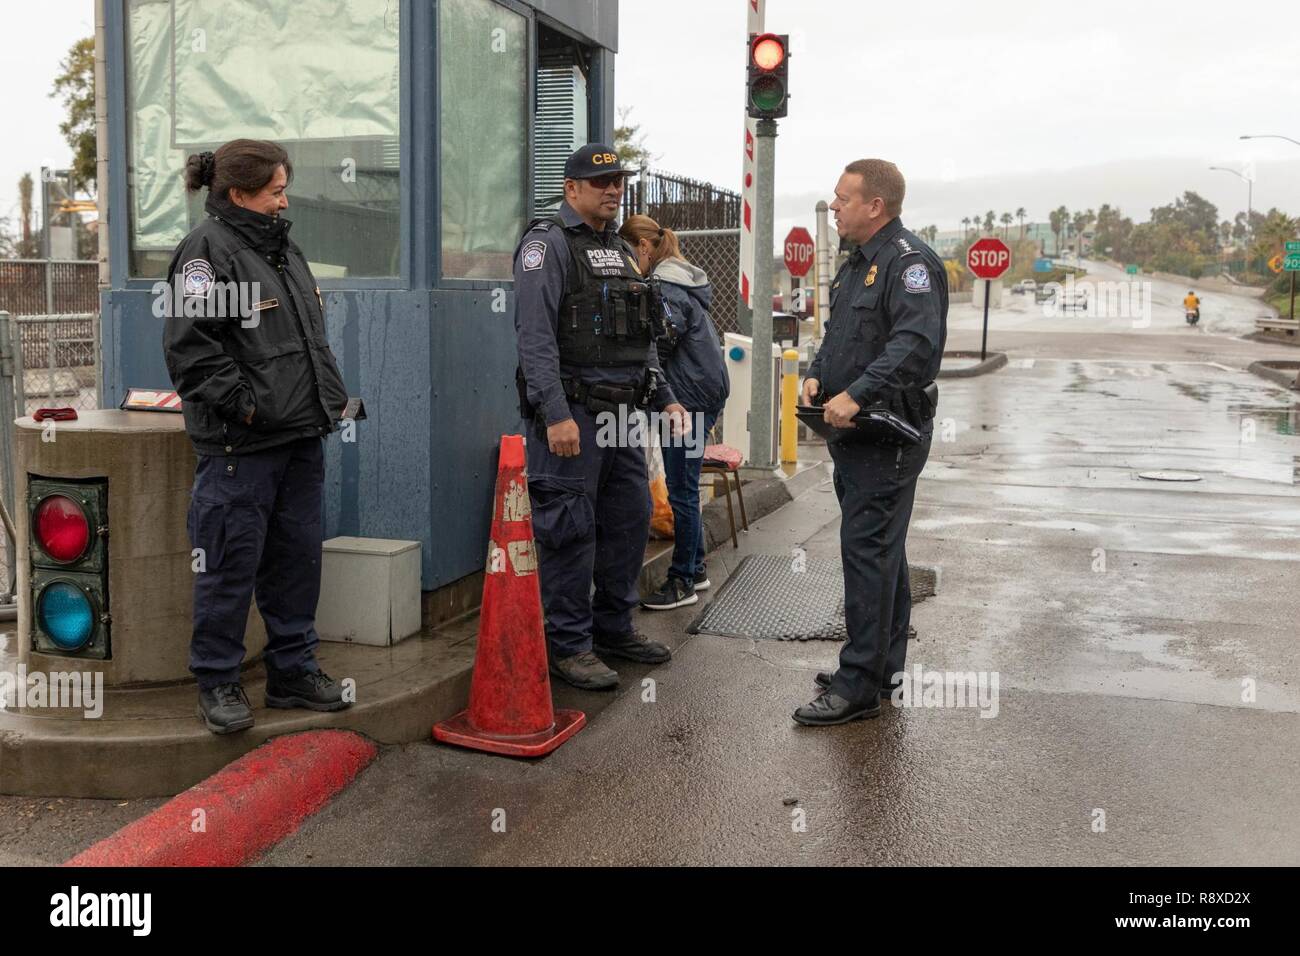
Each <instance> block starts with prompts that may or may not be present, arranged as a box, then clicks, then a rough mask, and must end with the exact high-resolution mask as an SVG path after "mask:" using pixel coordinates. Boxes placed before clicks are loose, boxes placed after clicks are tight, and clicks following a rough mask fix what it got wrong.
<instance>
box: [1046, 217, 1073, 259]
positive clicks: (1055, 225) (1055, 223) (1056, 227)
mask: <svg viewBox="0 0 1300 956" xmlns="http://www.w3.org/2000/svg"><path fill="white" fill-rule="evenodd" d="M1048 221H1049V222H1050V223H1051V226H1052V233H1053V234H1054V235H1055V236H1056V254H1057V255H1058V256H1059V255H1060V254H1061V231H1062V230H1064V229H1066V228H1068V227H1069V225H1070V210H1068V209H1066V208H1065V207H1064V206H1057V207H1056V208H1055V209H1053V210H1052V214H1051V216H1049V217H1048Z"/></svg>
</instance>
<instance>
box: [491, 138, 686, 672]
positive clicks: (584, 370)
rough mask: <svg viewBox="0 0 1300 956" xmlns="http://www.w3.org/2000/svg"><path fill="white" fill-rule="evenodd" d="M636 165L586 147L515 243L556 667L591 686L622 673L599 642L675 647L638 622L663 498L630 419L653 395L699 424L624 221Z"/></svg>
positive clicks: (637, 655)
mask: <svg viewBox="0 0 1300 956" xmlns="http://www.w3.org/2000/svg"><path fill="white" fill-rule="evenodd" d="M627 175H628V171H627V170H625V169H624V168H623V166H622V164H621V163H620V161H619V158H618V156H617V154H616V153H615V152H614V151H613V150H612V149H610V148H609V147H608V146H605V145H604V144H601V143H590V144H588V145H586V146H584V147H582V148H581V149H579V150H578V151H577V152H575V153H574V154H573V155H572V156H570V157H569V159H568V161H567V162H566V163H565V165H564V202H563V203H562V204H561V205H560V208H559V211H558V212H557V213H556V214H555V215H554V216H550V217H547V218H544V219H537V220H534V221H533V222H531V223H529V225H528V228H527V229H526V230H525V234H524V236H523V238H522V239H521V240H520V242H519V247H518V248H517V249H516V250H515V265H514V279H515V330H516V331H517V333H518V345H519V372H518V374H517V376H516V378H517V384H518V386H519V391H520V411H521V413H522V414H523V416H524V418H525V421H526V422H527V423H528V425H529V428H528V442H527V447H528V490H529V495H530V498H531V501H532V512H533V533H534V537H535V539H536V545H537V553H538V573H539V575H540V579H541V581H540V583H541V590H542V604H543V607H544V608H545V612H546V635H547V639H548V643H549V646H550V667H551V672H552V673H553V674H555V675H556V676H558V677H560V678H561V679H563V680H565V681H567V682H568V683H570V684H572V685H574V686H575V687H581V688H585V689H589V690H597V689H604V688H611V687H614V686H616V685H617V683H618V674H617V673H616V672H615V671H613V670H612V669H611V668H609V667H608V666H607V665H606V664H605V663H604V662H603V661H602V660H601V659H600V657H597V656H596V654H595V653H593V648H594V650H595V651H596V652H597V653H599V654H600V655H601V656H602V657H610V656H613V657H622V658H627V659H629V660H634V661H642V662H647V663H662V662H663V661H666V660H668V659H669V658H670V656H671V654H670V653H669V650H668V648H667V647H665V646H664V645H663V644H659V643H656V642H654V641H649V640H647V639H646V638H645V637H644V636H643V635H641V634H640V633H638V632H637V631H636V630H635V629H634V628H633V626H632V609H633V608H634V607H636V604H637V601H638V599H639V597H640V595H639V593H638V590H637V579H638V577H639V575H640V572H641V562H642V559H643V557H644V555H645V546H646V541H647V539H648V537H649V529H650V511H651V507H650V489H649V484H648V481H647V477H646V457H645V447H644V433H642V436H641V439H642V440H640V441H639V440H637V435H635V434H628V433H627V432H626V430H625V429H624V428H623V427H622V425H623V424H624V423H627V422H629V421H630V420H632V418H633V414H634V412H635V411H636V409H638V408H647V407H648V408H650V409H651V410H654V411H658V412H664V413H666V414H668V415H669V416H670V418H671V420H672V422H673V429H674V431H675V432H677V433H682V431H683V430H685V429H689V423H688V416H687V413H686V409H684V408H683V407H682V406H681V405H679V404H677V402H676V399H675V398H674V397H673V394H672V391H671V389H670V388H669V387H668V385H667V383H666V381H665V380H664V378H663V373H662V372H661V371H660V369H659V360H658V354H657V352H656V349H655V344H654V342H655V338H656V336H657V334H658V331H659V329H658V328H657V327H656V323H657V322H658V321H660V320H659V319H658V318H657V316H658V314H659V309H658V307H657V302H656V297H655V291H654V290H653V288H652V287H651V286H650V284H648V283H647V281H646V279H645V277H644V276H642V275H641V273H640V272H639V271H638V269H637V265H636V261H637V260H636V254H635V252H634V251H633V250H632V249H631V247H630V246H628V244H627V243H626V242H624V241H623V240H622V239H621V238H619V236H618V234H617V232H616V231H615V228H614V220H615V219H616V218H617V216H618V213H619V208H620V205H621V202H622V196H623V184H624V181H625V179H626V177H627ZM610 425H613V427H609V426H610ZM593 581H594V583H595V594H594V596H593V595H592V584H593Z"/></svg>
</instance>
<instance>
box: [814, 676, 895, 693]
mask: <svg viewBox="0 0 1300 956" xmlns="http://www.w3.org/2000/svg"><path fill="white" fill-rule="evenodd" d="M834 676H835V675H834V673H832V672H831V671H818V672H817V676H816V677H814V678H813V683H814V684H816V685H817V686H818V687H820V688H821V689H822V690H826V689H827V688H828V687H830V686H831V679H832V678H833V677H834ZM902 683H903V682H902V681H899V682H898V683H897V684H886V685H885V686H884V687H882V688H880V696H881V697H884V696H885V695H886V694H892V693H893V692H894V690H895V688H897V687H899V686H901V685H902Z"/></svg>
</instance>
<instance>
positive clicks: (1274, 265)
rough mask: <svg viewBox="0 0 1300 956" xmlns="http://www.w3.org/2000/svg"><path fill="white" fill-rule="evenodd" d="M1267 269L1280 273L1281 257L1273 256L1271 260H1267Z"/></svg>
mask: <svg viewBox="0 0 1300 956" xmlns="http://www.w3.org/2000/svg"><path fill="white" fill-rule="evenodd" d="M1268 267H1269V268H1270V269H1272V270H1273V271H1274V272H1281V271H1282V257H1281V256H1274V257H1273V258H1272V259H1269V260H1268Z"/></svg>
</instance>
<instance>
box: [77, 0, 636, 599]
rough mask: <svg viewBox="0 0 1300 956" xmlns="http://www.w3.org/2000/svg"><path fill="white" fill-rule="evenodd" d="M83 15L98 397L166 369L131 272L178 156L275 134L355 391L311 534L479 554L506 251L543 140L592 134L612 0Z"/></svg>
mask: <svg viewBox="0 0 1300 956" xmlns="http://www.w3.org/2000/svg"><path fill="white" fill-rule="evenodd" d="M345 13H346V15H344V14H345ZM107 28H108V39H107V68H108V84H107V92H108V97H109V153H110V176H109V182H108V190H109V208H110V210H111V213H112V214H111V217H110V221H109V223H108V228H109V230H110V240H111V249H112V260H111V266H112V268H111V286H110V288H109V289H107V290H106V291H105V292H104V293H103V295H102V302H101V305H102V314H103V353H104V362H103V388H104V396H105V398H104V401H105V404H107V405H115V404H116V403H117V402H118V400H119V399H120V398H121V396H122V395H123V394H124V392H125V390H126V388H127V387H129V386H141V387H168V386H169V380H168V376H167V372H166V368H165V366H164V363H163V354H162V346H161V340H162V325H161V321H160V320H159V319H157V318H155V317H154V315H153V312H152V306H153V303H154V296H153V292H152V289H153V285H154V283H155V282H156V281H157V280H158V279H159V278H160V277H161V276H162V275H163V274H164V273H165V271H166V267H167V262H168V260H169V259H170V257H171V253H172V250H173V248H174V247H175V245H176V244H177V243H178V242H179V241H180V239H181V238H182V237H183V236H184V235H185V234H186V233H187V232H188V231H189V230H190V228H192V226H193V225H194V224H195V223H196V222H198V221H199V219H200V218H201V217H202V215H203V210H202V194H200V195H199V196H198V197H187V196H186V194H185V192H184V189H183V186H182V181H181V171H182V168H183V166H184V163H185V157H186V156H187V155H188V154H190V153H194V152H198V151H201V150H204V149H215V148H216V147H217V146H218V145H220V144H221V143H223V142H225V141H227V140H230V139H234V138H237V137H243V136H247V137H253V138H259V139H272V140H275V141H276V142H278V143H280V144H281V145H283V146H284V147H285V148H286V149H287V150H288V151H289V154H290V156H291V157H292V160H293V164H294V182H293V185H292V186H291V188H290V190H289V202H290V208H289V210H288V212H287V213H286V217H287V218H289V219H291V220H292V221H293V223H294V225H293V232H292V235H293V238H294V239H295V240H296V241H297V243H298V244H299V245H300V246H301V247H302V249H303V251H304V252H305V253H306V255H307V258H308V259H309V260H310V261H311V264H312V268H313V270H314V272H315V274H316V276H317V278H318V279H319V280H320V286H321V290H320V291H321V295H322V296H323V298H324V302H325V306H326V318H327V323H328V331H329V339H330V346H331V348H332V349H333V350H334V353H335V355H336V356H337V357H338V360H339V365H340V367H341V369H342V371H343V375H344V379H345V381H346V383H347V386H348V390H349V393H350V394H353V395H359V396H361V397H362V398H363V399H364V400H365V403H366V408H367V412H368V415H369V418H368V420H367V421H364V422H361V423H360V424H359V425H358V426H357V429H356V433H357V441H356V442H355V443H344V442H341V441H339V440H337V438H336V439H332V440H331V441H330V442H329V443H328V445H327V455H328V457H327V478H326V496H327V504H326V534H327V535H328V536H334V535H359V536H365V537H378V538H405V539H413V540H418V541H420V542H421V543H422V586H423V588H424V589H425V590H426V591H430V590H435V589H439V588H443V587H446V586H448V585H451V584H453V583H455V582H457V581H461V580H462V579H466V578H467V577H468V576H470V575H473V574H475V573H476V572H478V571H481V569H482V565H483V554H484V550H483V549H484V546H485V542H486V535H487V531H488V523H489V519H490V512H491V498H492V485H493V477H494V471H493V469H494V460H495V450H496V448H497V445H498V441H499V438H500V436H501V434H502V433H503V432H514V431H516V430H517V429H518V424H519V416H518V412H517V409H516V402H515V390H514V369H515V364H516V359H515V344H514V326H513V323H512V321H511V308H512V295H513V292H512V282H511V271H512V270H511V253H512V251H513V249H514V246H515V243H516V241H517V240H518V237H519V235H520V233H521V232H522V230H523V227H524V225H525V223H526V222H527V221H528V219H529V218H530V217H531V216H532V215H533V213H534V211H535V210H539V209H545V208H549V205H550V203H551V202H553V201H554V197H557V196H559V195H560V194H561V193H562V191H563V168H562V167H563V157H564V156H567V155H568V153H569V152H570V151H572V149H573V148H574V147H575V146H577V145H579V144H581V143H583V142H586V141H587V140H588V139H604V140H606V141H608V140H609V139H612V137H613V130H614V105H613V104H614V53H615V50H616V47H617V36H618V3H617V0H601V2H600V3H594V2H591V0H532V2H527V3H525V2H516V0H438V2H434V0H400V2H399V0H350V2H349V3H347V4H346V5H340V4H338V3H337V2H335V0H273V2H267V0H126V2H123V3H110V4H107ZM435 542H436V547H435Z"/></svg>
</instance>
